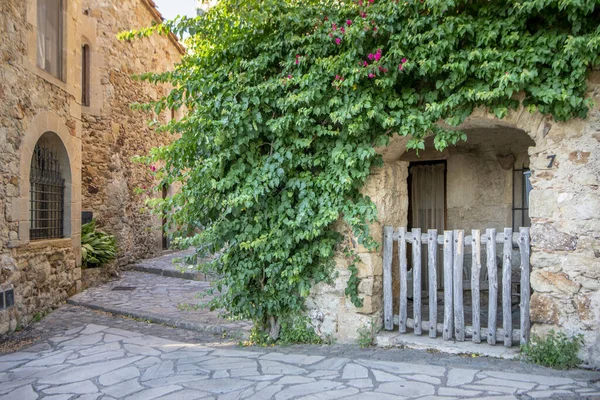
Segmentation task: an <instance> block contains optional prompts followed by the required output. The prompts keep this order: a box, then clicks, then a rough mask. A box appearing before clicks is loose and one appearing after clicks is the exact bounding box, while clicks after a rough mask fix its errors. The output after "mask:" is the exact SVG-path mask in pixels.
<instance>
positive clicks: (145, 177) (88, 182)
mask: <svg viewBox="0 0 600 400" xmlns="http://www.w3.org/2000/svg"><path fill="white" fill-rule="evenodd" d="M83 9H84V12H86V13H87V15H88V17H89V18H90V19H93V20H94V21H95V31H94V32H89V33H88V36H87V37H88V38H89V43H90V46H91V50H92V66H93V68H95V69H96V70H97V73H96V75H95V77H94V76H92V85H91V86H92V93H95V94H96V95H95V96H92V101H91V104H90V107H84V109H83V155H82V157H83V178H82V179H83V188H82V195H83V209H84V210H86V211H92V212H93V213H94V217H95V218H96V219H97V221H98V226H99V227H100V228H101V229H102V230H104V231H106V232H109V233H112V234H114V235H115V236H116V238H117V245H118V248H119V254H118V257H119V258H118V264H119V265H125V264H127V263H130V262H132V261H135V260H137V259H140V258H145V257H150V256H152V255H155V254H156V253H157V252H159V251H161V250H162V246H161V221H160V219H159V218H157V217H156V216H153V215H151V214H150V213H149V212H148V211H147V210H146V209H145V200H146V199H147V198H148V196H160V195H161V194H160V193H156V192H152V191H151V190H150V189H151V188H153V187H154V186H155V185H156V182H154V180H153V177H152V174H151V171H150V169H149V168H148V167H147V166H144V165H141V164H138V163H135V162H133V161H132V157H134V156H141V155H147V154H148V153H149V151H150V149H151V148H152V147H155V146H159V145H163V144H166V143H168V142H169V141H170V140H171V137H170V134H167V133H156V132H155V131H154V130H153V129H151V128H149V127H148V122H149V121H150V120H156V119H158V120H160V121H161V122H166V121H168V120H170V118H171V115H170V113H169V115H161V116H159V117H157V116H156V115H154V114H150V113H142V112H140V111H134V110H132V109H131V108H130V105H131V104H132V103H135V102H139V103H143V102H148V101H151V100H155V99H157V98H159V97H161V96H163V95H164V94H166V93H167V92H166V91H167V89H168V88H166V87H160V86H159V87H157V86H155V85H152V84H148V83H144V82H140V81H139V80H134V79H133V75H134V74H141V73H144V72H149V71H157V72H162V71H167V70H172V69H173V65H174V64H175V63H176V62H177V61H178V60H179V58H180V56H181V48H180V47H178V46H177V45H176V44H175V43H174V41H173V38H171V37H164V36H153V37H150V38H148V39H143V40H135V41H132V42H124V41H119V40H117V38H116V36H117V34H118V33H119V32H122V31H124V30H129V29H135V28H142V27H146V26H150V25H151V24H152V22H153V21H155V20H156V19H157V15H156V11H155V10H153V9H152V8H151V7H149V5H148V3H146V2H145V1H142V0H125V1H123V0H112V1H106V2H102V3H98V2H96V1H90V0H87V1H84V2H83ZM176 114H178V113H176Z"/></svg>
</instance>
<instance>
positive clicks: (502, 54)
mask: <svg viewBox="0 0 600 400" xmlns="http://www.w3.org/2000/svg"><path fill="white" fill-rule="evenodd" d="M599 9H600V2H598V1H591V0H572V1H569V0H531V1H525V0H508V1H488V0H484V1H483V0H481V1H467V0H462V1H461V0H448V1H441V0H422V1H415V0H408V1H390V0H362V1H360V0H357V1H348V0H301V1H299V0H244V1H241V0H223V1H221V2H220V3H219V5H218V6H216V7H215V8H213V9H211V10H210V11H209V12H208V13H207V14H206V15H205V16H203V17H198V18H195V19H189V18H178V19H176V20H175V21H169V22H166V23H164V24H161V25H157V26H154V27H151V28H148V29H145V30H142V31H137V32H128V33H125V34H123V35H122V37H123V38H124V39H132V38H134V37H136V36H145V35H149V34H152V33H156V32H158V33H163V34H164V33H166V32H173V33H175V34H177V35H180V36H182V35H185V36H187V37H188V39H187V42H186V44H187V47H188V50H189V51H188V53H187V54H186V55H185V56H184V57H183V59H182V61H181V63H180V64H179V65H178V66H177V67H176V68H175V70H174V71H172V72H167V73H149V74H146V75H143V76H142V79H146V80H148V81H151V82H156V83H164V82H168V83H171V84H172V85H173V86H174V87H175V89H174V90H172V91H171V92H170V94H169V95H168V96H167V97H165V98H164V99H162V100H161V101H159V102H157V103H155V104H151V105H140V108H143V109H154V110H155V111H156V112H157V113H160V112H162V111H163V110H165V109H168V108H179V107H187V109H188V110H189V113H188V114H187V116H186V117H185V118H183V119H182V120H181V121H179V122H171V123H169V124H168V126H166V127H165V129H167V130H170V131H172V132H175V133H178V134H180V135H181V136H180V138H179V139H177V140H176V141H174V142H173V143H172V144H170V145H168V146H165V147H162V148H160V149H156V150H155V151H154V152H153V154H152V156H151V158H150V159H151V160H152V162H156V161H161V160H162V161H164V163H163V164H164V168H162V169H161V170H160V171H159V172H158V173H159V176H160V177H161V178H162V180H163V183H166V184H170V183H173V182H176V181H180V182H182V183H183V187H182V189H181V191H180V192H179V193H177V194H175V195H174V196H173V197H172V198H170V199H167V200H166V201H164V202H159V204H158V206H159V208H162V209H163V210H171V209H174V210H175V212H174V213H173V214H172V221H173V222H174V223H176V224H181V225H186V226H191V227H202V231H196V233H195V234H194V235H191V236H186V237H184V238H182V241H183V242H184V244H185V245H195V246H197V247H198V248H200V249H203V250H204V251H207V252H221V253H222V255H221V257H219V258H217V259H216V260H215V261H214V262H213V263H212V265H211V267H212V268H213V269H214V270H216V272H217V273H219V274H222V275H223V279H222V280H221V281H220V282H219V287H227V288H228V289H227V291H225V293H224V294H223V296H222V297H221V298H220V300H218V302H215V303H214V305H215V306H225V308H226V309H227V311H228V312H230V313H231V314H232V315H235V316H238V317H242V318H249V319H252V320H254V321H256V322H258V323H262V324H267V322H268V321H269V317H277V316H282V315H286V314H289V313H293V312H296V311H298V310H301V309H302V306H303V304H304V299H305V298H306V297H307V296H308V294H309V291H310V288H311V287H312V286H313V285H314V284H315V283H316V282H321V281H326V280H328V279H329V278H330V277H331V271H332V258H333V255H334V252H335V250H336V249H337V248H339V247H338V246H339V244H340V243H341V239H342V238H341V235H340V234H339V233H337V232H336V230H334V229H332V226H333V225H334V223H336V221H338V220H339V219H340V217H343V220H344V221H345V222H346V223H347V224H348V225H349V226H350V227H351V228H352V229H353V231H354V233H355V235H356V236H357V237H358V239H359V241H360V242H362V243H364V244H365V245H367V246H374V245H375V244H374V243H373V241H372V240H371V239H370V234H369V231H368V223H369V221H372V220H373V219H374V218H375V217H376V210H375V208H374V206H373V204H372V202H371V201H370V199H369V198H368V197H365V196H363V195H362V194H361V192H360V190H361V187H362V186H363V184H364V182H365V180H366V179H367V177H368V176H369V174H370V172H371V170H372V168H373V167H374V166H377V165H379V163H380V162H381V161H380V157H379V156H378V155H377V153H376V151H375V150H374V148H375V147H377V146H382V145H385V144H386V143H387V142H388V140H389V138H390V137H391V135H393V134H396V133H397V134H400V135H404V136H410V141H409V145H408V146H409V147H410V148H414V149H423V148H424V141H423V139H424V137H425V136H427V135H430V134H432V135H434V138H435V140H434V143H435V146H436V147H437V148H438V149H443V148H445V147H446V146H449V145H453V144H456V143H457V141H459V140H461V139H464V134H463V133H461V132H459V131H455V130H451V129H447V128H446V127H447V126H448V125H450V126H457V125H459V124H460V123H461V122H463V121H464V120H465V118H466V117H468V116H469V115H470V114H471V112H472V111H473V109H474V108H475V107H480V106H483V107H487V108H488V109H490V110H491V111H492V112H494V113H495V114H496V115H497V116H498V117H499V118H502V117H504V116H505V115H506V113H507V112H508V111H509V110H510V109H515V108H517V107H519V106H520V105H524V106H526V107H528V108H529V110H530V111H536V110H539V111H540V112H542V113H547V114H552V115H553V116H554V118H555V119H557V120H566V119H570V118H574V117H584V116H585V115H586V112H587V110H588V108H589V106H590V104H589V102H588V101H587V100H586V99H585V94H586V90H587V89H586V74H587V72H588V71H589V69H590V68H592V67H594V66H596V65H598V62H599V61H600V58H599V50H600V27H599V24H598V21H599V20H600V12H599ZM440 121H445V122H446V123H447V124H448V125H441V124H439V122H440ZM354 271H355V270H354ZM351 287H352V290H350V292H352V293H349V294H350V295H351V297H352V298H353V299H354V301H355V303H358V304H360V299H359V298H358V297H357V296H356V290H357V287H358V285H357V284H356V281H353V282H352V285H351ZM271 321H272V319H271Z"/></svg>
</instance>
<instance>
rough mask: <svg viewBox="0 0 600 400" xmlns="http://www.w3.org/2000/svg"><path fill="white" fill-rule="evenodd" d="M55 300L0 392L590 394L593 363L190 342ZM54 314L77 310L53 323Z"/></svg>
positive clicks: (7, 368)
mask: <svg viewBox="0 0 600 400" xmlns="http://www.w3.org/2000/svg"><path fill="white" fill-rule="evenodd" d="M65 307H66V308H67V309H66V310H63V309H59V310H58V311H56V312H55V313H53V314H51V315H50V316H49V317H47V321H42V322H41V323H39V324H38V327H37V330H34V331H35V332H38V333H42V332H47V334H46V335H45V336H44V335H43V334H42V339H41V340H40V341H39V342H38V343H36V344H34V345H33V346H31V347H29V348H25V349H23V350H21V351H17V352H15V353H12V354H6V355H3V356H0V400H30V399H31V400H34V399H52V400H72V399H79V400H99V399H102V400H110V399H129V400H133V399H139V400H151V399H167V400H192V399H219V400H221V399H276V400H286V399H304V400H308V399H361V400H362V399H366V400H369V399H377V400H387V399H412V398H418V399H422V400H427V399H445V400H450V399H458V398H472V399H498V400H500V399H530V398H534V399H535V398H544V397H546V398H548V397H552V398H565V399H567V398H588V399H592V398H600V383H599V379H600V373H598V372H592V371H573V372H564V371H553V370H549V369H545V368H540V367H536V366H532V365H529V364H524V363H518V362H514V361H506V360H486V359H480V360H477V359H470V358H461V357H458V356H449V355H440V354H429V353H426V352H419V351H416V350H400V349H368V350H360V349H358V348H356V347H355V346H339V345H334V346H293V347H285V348H278V347H275V348H266V349H265V348H242V347H237V346H231V344H230V343H229V344H227V343H225V344H224V343H197V341H196V340H194V338H191V337H186V336H185V335H184V336H179V335H180V332H178V331H181V330H177V329H174V328H170V327H166V326H158V328H156V329H154V330H153V333H154V334H156V335H161V336H164V337H159V336H155V335H149V334H146V333H145V331H147V329H146V328H145V327H147V326H151V324H143V323H140V322H139V321H129V320H125V322H123V323H120V324H115V323H113V322H115V321H118V320H123V319H122V318H120V317H119V318H117V317H115V316H110V315H108V314H106V315H104V314H98V313H96V314H94V313H95V312H94V311H92V310H87V309H82V308H79V307H74V306H71V305H66V306H65ZM64 313H67V314H69V313H71V314H70V316H71V317H73V316H78V315H79V316H80V317H79V318H77V319H76V321H71V322H69V323H68V324H67V323H65V324H64V328H63V329H60V324H61V321H64V320H65V317H61V314H64ZM54 314H56V316H55V315H54ZM94 315H96V316H94ZM61 318H62V319H61ZM90 319H92V320H95V321H96V323H90V322H89V320H90ZM77 321H79V323H80V324H81V326H78V327H75V328H71V326H73V325H77ZM104 324H106V325H104ZM44 326H46V328H44ZM115 326H118V327H115ZM67 328H68V329H67ZM165 337H170V338H165ZM596 396H598V397H596Z"/></svg>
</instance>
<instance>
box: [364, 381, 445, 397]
mask: <svg viewBox="0 0 600 400" xmlns="http://www.w3.org/2000/svg"><path fill="white" fill-rule="evenodd" d="M375 391H377V392H383V393H389V394H394V395H400V396H408V397H420V396H427V395H432V394H434V393H435V388H434V386H433V385H430V384H427V383H418V382H411V381H397V382H387V383H382V384H381V385H379V387H378V388H377V389H375Z"/></svg>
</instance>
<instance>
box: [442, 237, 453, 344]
mask: <svg viewBox="0 0 600 400" xmlns="http://www.w3.org/2000/svg"><path fill="white" fill-rule="evenodd" d="M453 246H454V239H453V238H452V231H444V332H443V334H442V337H443V338H444V340H450V339H452V332H453V331H454V314H453V313H452V261H453V260H452V248H453Z"/></svg>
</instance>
